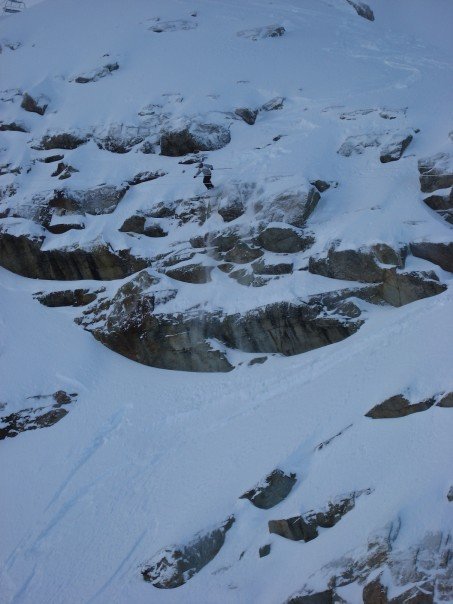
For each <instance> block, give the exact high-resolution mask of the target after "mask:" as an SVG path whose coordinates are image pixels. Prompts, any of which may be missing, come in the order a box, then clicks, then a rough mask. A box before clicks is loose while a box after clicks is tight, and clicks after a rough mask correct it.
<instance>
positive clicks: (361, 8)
mask: <svg viewBox="0 0 453 604" xmlns="http://www.w3.org/2000/svg"><path fill="white" fill-rule="evenodd" d="M346 2H347V3H348V4H350V5H351V6H352V7H353V8H354V10H355V12H356V13H357V14H358V15H359V17H363V18H364V19H367V20H368V21H374V13H373V11H372V10H371V8H370V7H369V6H368V4H365V2H359V0H346Z"/></svg>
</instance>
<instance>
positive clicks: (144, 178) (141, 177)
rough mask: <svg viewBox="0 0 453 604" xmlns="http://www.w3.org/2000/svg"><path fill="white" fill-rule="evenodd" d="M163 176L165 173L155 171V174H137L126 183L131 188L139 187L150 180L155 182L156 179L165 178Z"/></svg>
mask: <svg viewBox="0 0 453 604" xmlns="http://www.w3.org/2000/svg"><path fill="white" fill-rule="evenodd" d="M165 174H166V172H163V171H162V170H157V171H156V172H139V173H138V174H136V175H135V176H134V178H132V179H131V180H128V181H127V182H128V184H129V185H131V186H134V185H140V184H141V183H143V182H148V181H150V180H156V178H161V177H162V176H165Z"/></svg>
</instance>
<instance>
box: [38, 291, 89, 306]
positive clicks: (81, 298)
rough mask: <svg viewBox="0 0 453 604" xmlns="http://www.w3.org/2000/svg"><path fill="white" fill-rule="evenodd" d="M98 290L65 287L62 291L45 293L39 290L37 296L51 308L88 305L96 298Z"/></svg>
mask: <svg viewBox="0 0 453 604" xmlns="http://www.w3.org/2000/svg"><path fill="white" fill-rule="evenodd" d="M97 293H98V292H92V291H90V290H89V289H82V288H78V289H65V290H62V291H55V292H48V293H47V294H43V293H42V292H38V293H37V294H35V298H36V299H37V300H38V301H39V302H41V304H43V305H44V306H49V307H51V308H55V307H61V306H86V305H87V304H91V302H94V301H95V300H96V297H97Z"/></svg>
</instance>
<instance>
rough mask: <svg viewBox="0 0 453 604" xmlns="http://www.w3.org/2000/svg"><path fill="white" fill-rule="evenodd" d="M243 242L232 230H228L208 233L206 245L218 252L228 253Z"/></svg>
mask: <svg viewBox="0 0 453 604" xmlns="http://www.w3.org/2000/svg"><path fill="white" fill-rule="evenodd" d="M240 242H241V240H240V238H239V235H238V234H237V233H236V232H235V231H234V230H232V229H226V230H225V231H220V232H219V233H208V235H207V236H206V245H207V246H208V247H213V248H215V249H216V251H217V252H219V253H221V252H228V251H229V250H231V249H232V248H234V246H235V245H238V244H239V243H240Z"/></svg>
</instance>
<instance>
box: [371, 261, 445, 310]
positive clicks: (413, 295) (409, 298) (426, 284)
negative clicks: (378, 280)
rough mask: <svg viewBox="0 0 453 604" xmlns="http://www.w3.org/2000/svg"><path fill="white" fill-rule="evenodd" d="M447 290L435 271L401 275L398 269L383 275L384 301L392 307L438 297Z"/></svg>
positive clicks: (385, 272) (390, 270) (389, 270)
mask: <svg viewBox="0 0 453 604" xmlns="http://www.w3.org/2000/svg"><path fill="white" fill-rule="evenodd" d="M446 289H447V286H446V285H444V284H443V283H440V282H439V279H438V277H437V275H436V273H434V272H433V271H429V272H428V271H419V272H415V271H413V272H410V273H400V272H397V270H396V269H386V270H385V271H384V273H383V284H382V299H383V300H384V301H385V302H387V303H388V304H391V305H392V306H397V307H399V306H404V305H405V304H410V303H411V302H415V301H416V300H422V299H423V298H429V297H431V296H437V295H438V294H440V293H442V292H444V291H445V290H446Z"/></svg>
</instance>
